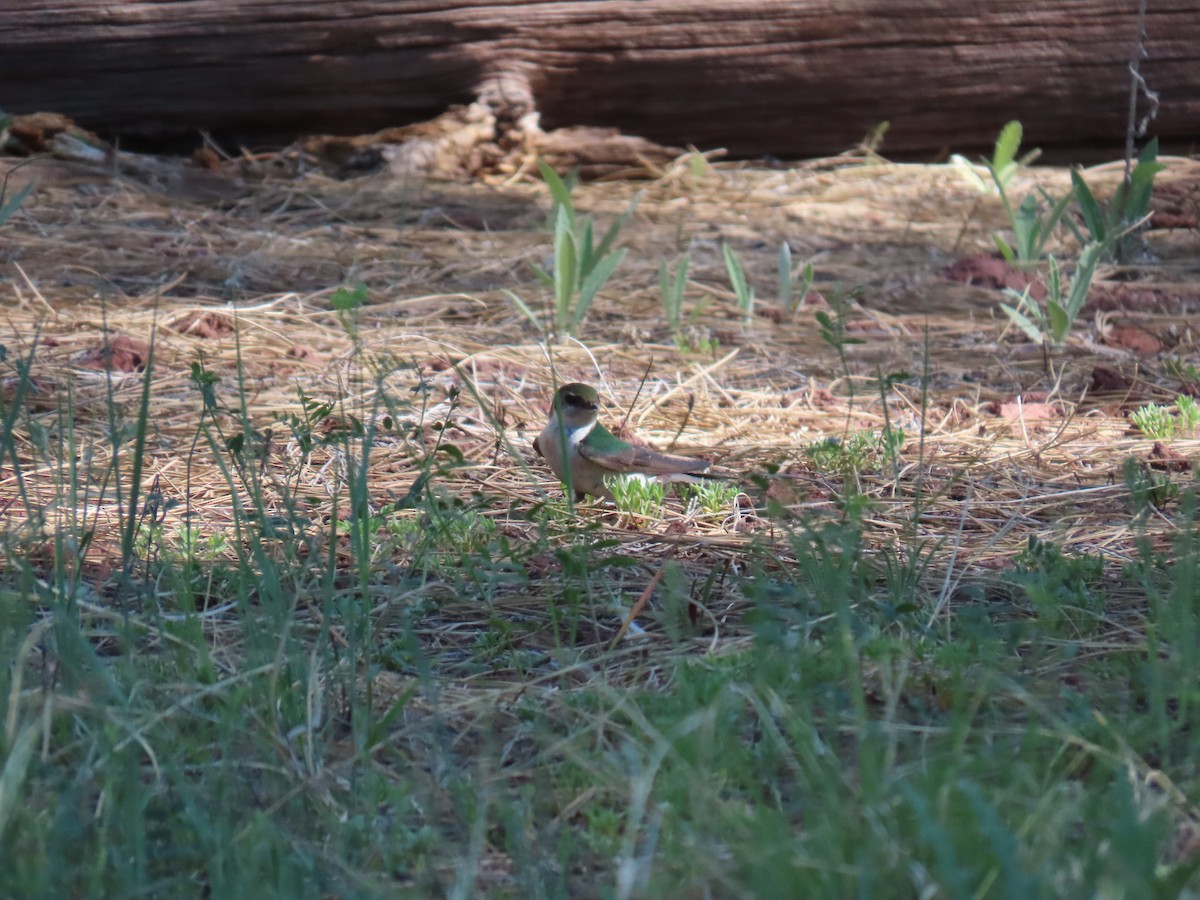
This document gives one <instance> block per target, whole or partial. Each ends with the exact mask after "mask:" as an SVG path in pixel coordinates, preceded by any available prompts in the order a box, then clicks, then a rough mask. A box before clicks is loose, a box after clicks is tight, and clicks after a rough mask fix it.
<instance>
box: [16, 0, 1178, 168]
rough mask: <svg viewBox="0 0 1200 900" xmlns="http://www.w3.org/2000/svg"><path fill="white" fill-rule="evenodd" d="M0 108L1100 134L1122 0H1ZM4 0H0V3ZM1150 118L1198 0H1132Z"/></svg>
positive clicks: (260, 130)
mask: <svg viewBox="0 0 1200 900" xmlns="http://www.w3.org/2000/svg"><path fill="white" fill-rule="evenodd" d="M5 5H6V6H7V7H8V8H7V9H5V11H4V14H3V16H0V108H2V109H6V110H7V111H9V112H32V111H35V110H38V109H53V110H55V111H59V112H63V113H66V114H67V115H69V116H71V117H73V118H74V119H76V120H77V121H78V122H79V123H81V124H83V125H85V126H88V127H92V128H96V129H100V130H102V131H107V132H110V133H113V132H115V133H123V134H126V135H140V136H158V137H165V136H175V135H181V134H193V133H194V132H195V129H197V128H203V129H208V130H210V131H214V132H216V133H218V134H228V135H237V136H239V137H241V138H243V139H276V140H277V139H281V138H288V137H291V136H293V135H296V134H307V133H313V132H340V133H352V132H361V131H367V130H373V129H377V128H382V127H385V126H388V125H396V124H404V123H408V122H413V121H419V120H423V119H427V118H431V117H433V116H436V115H437V114H439V113H441V112H442V111H444V110H445V109H446V108H447V107H448V106H449V105H450V104H454V103H464V102H470V101H472V100H473V99H476V98H477V97H479V96H480V95H481V94H483V95H490V100H491V103H492V108H493V109H494V110H497V111H498V112H499V113H500V116H501V118H502V119H503V118H504V117H505V116H507V117H509V118H510V119H512V120H516V119H519V118H520V117H521V116H522V115H524V114H526V113H529V112H531V111H532V107H533V106H534V105H536V110H537V112H538V113H540V115H541V122H542V125H543V127H546V128H552V127H558V126H563V125H576V124H581V125H604V126H616V127H618V128H620V129H621V130H623V131H624V132H627V133H632V134H639V135H643V136H645V137H648V138H650V139H652V140H655V141H658V142H660V143H667V144H675V145H687V144H692V145H695V146H698V147H700V148H711V147H718V146H723V147H726V148H728V150H729V151H730V152H731V153H732V154H734V155H747V156H761V155H763V154H775V155H779V156H786V157H797V156H812V155H822V154H827V153H830V152H837V151H841V150H844V149H846V148H848V147H851V146H853V145H855V144H856V143H857V142H858V141H859V140H861V139H862V138H863V137H864V135H866V134H867V133H868V132H869V131H870V130H871V129H873V128H875V127H876V126H877V125H878V124H879V123H881V122H883V121H885V120H886V121H889V122H890V123H891V129H890V131H889V132H888V134H887V142H886V149H887V151H888V152H889V153H918V154H922V153H923V154H928V153H932V152H937V151H938V150H939V149H941V148H944V147H951V148H955V149H960V150H961V149H967V148H976V147H981V146H987V145H989V144H990V143H991V141H992V140H994V138H995V135H996V133H997V132H998V130H999V128H1000V126H1001V124H1003V122H1005V121H1007V120H1009V119H1014V118H1015V119H1020V120H1021V121H1022V122H1023V123H1024V125H1025V133H1026V138H1027V145H1030V146H1031V145H1035V144H1037V145H1041V146H1043V147H1047V148H1051V147H1059V148H1063V149H1067V150H1069V149H1070V148H1072V147H1074V146H1079V145H1086V144H1092V145H1094V146H1095V145H1097V144H1099V145H1100V148H1101V149H1102V151H1103V152H1105V153H1107V154H1108V155H1110V156H1111V155H1114V153H1116V152H1117V151H1119V149H1120V148H1121V146H1122V144H1123V141H1124V134H1125V126H1126V118H1127V108H1128V94H1129V83H1130V77H1129V62H1130V60H1131V57H1132V53H1133V47H1134V46H1135V37H1136V28H1137V2H1136V0H1008V2H1005V3H991V2H983V0H748V2H731V0H651V2H645V0H564V2H535V0H494V2H491V3H467V2H457V3H456V2H450V0H411V2H403V0H337V2H329V0H282V2H281V0H241V2H238V3H228V2H225V0H158V2H135V0H124V2H112V0H108V2H105V0H17V2H16V3H15V4H13V3H9V4H5ZM13 6H15V7H16V8H15V9H14V8H13ZM1145 25H1146V32H1147V38H1146V42H1145V49H1146V54H1147V56H1146V58H1145V60H1144V61H1143V63H1142V72H1143V74H1144V76H1145V78H1146V80H1147V82H1148V83H1149V86H1150V88H1151V89H1153V90H1155V91H1157V92H1158V95H1159V99H1160V102H1161V106H1160V108H1159V111H1158V115H1157V118H1156V119H1155V120H1154V122H1153V124H1152V125H1151V132H1152V133H1155V134H1158V135H1159V136H1160V138H1163V139H1164V140H1168V141H1169V140H1171V139H1174V140H1176V141H1181V142H1187V141H1194V140H1196V139H1197V138H1198V137H1200V0H1148V10H1147V15H1146V20H1145Z"/></svg>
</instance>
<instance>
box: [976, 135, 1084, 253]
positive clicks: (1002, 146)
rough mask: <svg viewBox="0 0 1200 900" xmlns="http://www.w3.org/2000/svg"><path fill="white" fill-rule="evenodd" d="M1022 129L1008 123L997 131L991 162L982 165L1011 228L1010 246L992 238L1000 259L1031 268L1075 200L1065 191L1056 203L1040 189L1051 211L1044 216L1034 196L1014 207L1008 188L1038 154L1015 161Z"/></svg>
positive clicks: (1071, 194)
mask: <svg viewBox="0 0 1200 900" xmlns="http://www.w3.org/2000/svg"><path fill="white" fill-rule="evenodd" d="M1022 133H1023V132H1022V128H1021V123H1020V122H1016V121H1013V122H1009V123H1008V124H1007V125H1005V126H1004V128H1003V129H1001V131H1000V136H999V137H998V138H997V139H996V146H995V149H994V150H993V152H992V159H991V161H990V162H985V163H984V165H985V166H986V167H987V169H988V171H989V172H990V173H991V176H992V181H994V182H995V184H996V190H997V191H998V192H999V194H1000V202H1001V203H1003V204H1004V212H1005V213H1006V214H1007V215H1008V222H1009V227H1010V228H1011V229H1012V233H1013V241H1012V243H1011V244H1010V243H1009V242H1008V241H1006V240H1005V239H1004V238H1003V237H1001V236H1000V235H999V234H994V235H993V236H992V237H993V239H994V240H995V242H996V247H997V248H998V249H999V250H1000V254H1001V256H1003V257H1004V259H1005V261H1007V262H1008V263H1010V264H1020V265H1025V266H1027V265H1030V264H1032V263H1035V262H1037V261H1038V260H1039V259H1041V258H1042V251H1043V250H1044V249H1045V247H1046V242H1047V241H1049V240H1050V235H1051V234H1052V233H1053V231H1054V229H1055V227H1056V226H1057V225H1058V223H1059V222H1060V221H1061V220H1062V218H1063V216H1064V215H1065V214H1066V212H1067V208H1068V207H1069V206H1070V204H1071V200H1072V199H1074V196H1075V191H1074V190H1073V189H1072V190H1071V191H1068V192H1067V193H1066V194H1065V195H1064V196H1063V197H1061V198H1059V199H1058V200H1055V199H1054V198H1052V197H1051V196H1050V195H1049V194H1047V193H1046V192H1045V191H1044V190H1042V189H1041V188H1038V194H1040V195H1041V197H1042V199H1043V200H1045V201H1046V202H1047V203H1048V204H1049V205H1050V211H1049V212H1048V213H1045V214H1043V213H1042V212H1041V210H1040V209H1039V204H1038V197H1037V195H1035V194H1033V193H1029V194H1026V195H1025V199H1024V200H1022V201H1021V204H1020V205H1019V206H1017V207H1014V206H1013V204H1012V200H1011V198H1010V197H1009V194H1008V188H1009V185H1010V183H1011V182H1012V179H1013V176H1014V175H1015V174H1016V173H1017V171H1018V170H1019V169H1020V168H1021V166H1023V165H1024V164H1025V163H1026V162H1029V161H1031V160H1032V159H1033V158H1035V157H1036V156H1037V151H1034V152H1033V153H1030V154H1027V155H1026V156H1025V157H1024V158H1023V159H1020V160H1018V159H1017V151H1018V150H1019V149H1020V147H1021V136H1022Z"/></svg>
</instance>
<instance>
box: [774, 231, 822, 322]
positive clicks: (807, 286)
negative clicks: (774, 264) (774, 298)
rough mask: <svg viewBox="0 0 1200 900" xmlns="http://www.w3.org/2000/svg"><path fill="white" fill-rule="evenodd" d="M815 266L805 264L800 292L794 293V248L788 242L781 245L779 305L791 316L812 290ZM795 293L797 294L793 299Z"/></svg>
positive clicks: (801, 276) (801, 274) (801, 275)
mask: <svg viewBox="0 0 1200 900" xmlns="http://www.w3.org/2000/svg"><path fill="white" fill-rule="evenodd" d="M814 277H815V272H814V271H813V264H812V263H811V262H808V263H805V265H804V268H803V269H802V270H801V272H800V290H799V292H798V293H797V292H795V291H794V276H793V273H792V248H791V247H789V246H788V242H787V241H780V243H779V305H780V306H781V307H782V308H783V311H784V312H785V313H788V314H791V313H792V312H794V311H795V309H796V307H797V306H799V305H800V304H801V303H803V302H804V298H805V297H807V296H808V292H809V291H810V290H812V284H813V278H814ZM793 293H796V297H795V299H793V296H792V295H793Z"/></svg>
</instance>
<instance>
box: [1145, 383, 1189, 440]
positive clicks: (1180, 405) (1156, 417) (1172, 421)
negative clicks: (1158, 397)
mask: <svg viewBox="0 0 1200 900" xmlns="http://www.w3.org/2000/svg"><path fill="white" fill-rule="evenodd" d="M1129 418H1130V420H1131V421H1132V422H1133V424H1134V425H1135V426H1137V429H1138V431H1140V432H1141V433H1142V434H1144V435H1145V436H1146V437H1148V438H1150V439H1151V440H1153V441H1169V440H1173V439H1174V438H1176V437H1182V438H1185V439H1191V438H1195V437H1196V436H1197V435H1198V434H1200V404H1198V403H1197V402H1196V400H1195V398H1193V397H1190V396H1188V395H1187V394H1180V395H1179V396H1178V397H1176V398H1175V411H1174V412H1172V411H1171V409H1170V407H1167V406H1161V405H1160V404H1158V403H1147V404H1146V405H1145V406H1141V407H1138V408H1137V409H1135V410H1134V411H1133V412H1132V413H1130V415H1129Z"/></svg>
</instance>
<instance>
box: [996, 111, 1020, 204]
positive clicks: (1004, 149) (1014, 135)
mask: <svg viewBox="0 0 1200 900" xmlns="http://www.w3.org/2000/svg"><path fill="white" fill-rule="evenodd" d="M1023 133H1024V130H1023V129H1022V127H1021V123H1020V122H1017V121H1015V120H1014V121H1012V122H1009V123H1008V124H1007V125H1005V126H1004V127H1003V128H1002V129H1000V136H999V137H998V138H996V147H995V149H994V150H993V152H992V177H993V178H995V179H996V182H997V185H998V186H999V187H1000V189H1001V190H1003V189H1004V188H1005V187H1007V186H1008V182H1009V180H1011V178H1012V176H1013V175H1014V174H1015V173H1016V171H1017V151H1018V150H1019V149H1020V147H1021V136H1022V134H1023Z"/></svg>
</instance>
